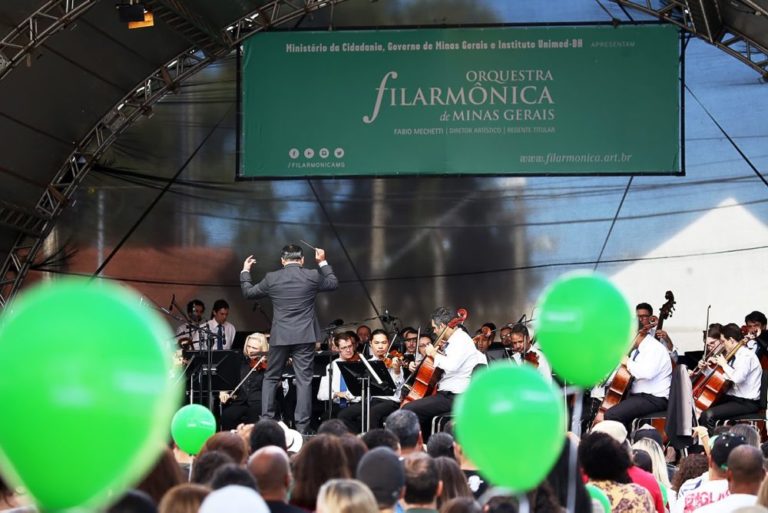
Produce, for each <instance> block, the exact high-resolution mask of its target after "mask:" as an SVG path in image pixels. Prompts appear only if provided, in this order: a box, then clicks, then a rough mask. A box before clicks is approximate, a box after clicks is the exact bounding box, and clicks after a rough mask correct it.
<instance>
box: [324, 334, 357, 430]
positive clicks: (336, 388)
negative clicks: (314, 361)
mask: <svg viewBox="0 0 768 513" xmlns="http://www.w3.org/2000/svg"><path fill="white" fill-rule="evenodd" d="M334 343H335V344H336V346H337V347H338V348H339V358H338V359H337V360H334V361H332V362H331V363H329V364H328V365H327V366H326V367H325V376H323V377H322V379H321V380H320V388H319V389H318V390H317V399H318V400H319V401H327V400H328V399H329V398H331V399H332V403H331V415H332V416H333V417H337V416H338V415H339V412H340V411H341V410H342V409H344V408H347V407H348V406H349V405H350V404H354V403H358V402H360V398H359V397H357V396H354V395H352V393H351V392H350V391H349V390H348V389H347V384H346V383H345V382H344V376H342V375H341V371H340V370H339V366H338V365H337V363H338V362H349V361H357V360H359V359H360V355H359V354H358V353H357V344H356V343H355V341H354V340H353V338H352V336H351V335H350V333H349V332H343V333H338V334H336V336H335V337H334ZM329 382H330V397H329V386H328V384H329Z"/></svg>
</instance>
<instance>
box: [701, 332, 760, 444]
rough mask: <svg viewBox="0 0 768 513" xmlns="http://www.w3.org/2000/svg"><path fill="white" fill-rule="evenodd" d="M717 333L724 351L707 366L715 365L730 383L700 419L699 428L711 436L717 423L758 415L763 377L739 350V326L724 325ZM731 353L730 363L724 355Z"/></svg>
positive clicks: (748, 352)
mask: <svg viewBox="0 0 768 513" xmlns="http://www.w3.org/2000/svg"><path fill="white" fill-rule="evenodd" d="M720 332H721V333H720V340H721V342H722V343H723V346H724V347H723V351H722V352H721V353H719V354H718V355H717V356H715V357H712V358H710V361H709V363H710V364H711V365H715V364H717V365H719V366H720V367H721V368H722V369H723V371H724V374H725V377H726V378H727V379H728V380H729V381H730V382H731V387H730V389H729V390H728V391H727V392H726V393H725V394H724V395H722V396H720V398H719V399H718V400H717V401H716V402H715V403H714V405H713V406H712V407H711V408H709V409H707V410H705V411H703V412H702V413H701V416H700V417H699V424H701V425H702V426H705V427H706V428H707V429H708V430H709V431H710V433H711V432H712V430H713V429H714V428H715V422H717V421H718V420H722V419H729V418H731V417H735V416H737V415H746V414H750V413H757V411H758V410H759V409H760V405H759V398H760V381H761V379H762V375H763V369H762V368H761V367H760V361H759V360H758V359H757V356H756V355H755V353H754V352H753V351H751V350H750V349H748V348H747V347H745V346H742V347H738V345H739V341H740V340H741V338H742V337H741V328H739V326H737V325H736V324H733V323H731V324H727V325H725V326H723V327H722V328H721V330H720ZM737 347H738V349H736V348H737ZM734 349H736V353H735V354H734V355H733V357H732V358H731V359H730V361H726V359H725V356H723V354H728V353H731V352H733V350H734Z"/></svg>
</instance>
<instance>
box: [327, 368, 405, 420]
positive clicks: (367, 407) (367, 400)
mask: <svg viewBox="0 0 768 513" xmlns="http://www.w3.org/2000/svg"><path fill="white" fill-rule="evenodd" d="M336 364H337V365H338V367H339V371H341V375H342V376H343V377H344V382H345V383H346V384H347V389H348V390H349V391H350V392H351V393H352V395H356V396H358V397H360V399H361V400H360V404H361V406H362V415H361V421H362V426H361V428H362V431H363V432H366V431H368V430H369V429H370V428H371V417H370V415H371V389H373V390H374V391H375V393H376V395H383V396H387V395H392V394H394V393H395V390H396V389H397V386H396V385H395V382H394V381H393V380H392V376H390V375H389V369H387V367H386V365H384V362H383V361H382V360H372V361H368V360H365V359H363V360H360V361H357V362H343V361H341V360H338V361H337V362H336Z"/></svg>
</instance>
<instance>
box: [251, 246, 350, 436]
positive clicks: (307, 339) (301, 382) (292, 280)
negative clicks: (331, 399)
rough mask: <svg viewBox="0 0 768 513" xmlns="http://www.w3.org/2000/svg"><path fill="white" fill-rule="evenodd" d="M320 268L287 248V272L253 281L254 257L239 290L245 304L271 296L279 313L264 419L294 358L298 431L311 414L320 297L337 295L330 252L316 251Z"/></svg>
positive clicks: (283, 260)
mask: <svg viewBox="0 0 768 513" xmlns="http://www.w3.org/2000/svg"><path fill="white" fill-rule="evenodd" d="M315 261H317V264H318V269H317V270H314V269H304V267H303V266H304V252H303V251H302V249H301V248H300V247H299V246H296V245H295V244H289V245H287V246H285V247H283V249H282V252H281V254H280V263H281V264H282V266H283V268H282V269H280V270H278V271H274V272H270V273H267V275H266V276H265V277H264V279H262V280H261V281H260V282H259V283H257V284H256V285H254V284H253V283H252V282H251V272H250V269H251V266H252V265H253V264H254V263H256V260H255V259H254V258H253V256H252V255H251V256H249V257H248V258H246V259H245V261H244V262H243V270H242V271H241V273H240V289H241V291H242V293H243V297H245V298H246V299H259V298H262V297H269V298H270V300H271V301H272V306H273V308H274V319H273V321H272V332H271V335H272V337H271V342H270V348H269V367H268V368H267V373H266V375H265V377H264V387H263V389H262V401H261V402H262V405H261V406H262V417H266V418H271V419H274V418H275V416H276V411H275V389H276V388H277V384H278V383H279V382H280V378H281V376H282V373H283V367H285V363H286V361H287V360H288V357H291V359H292V360H293V368H294V370H295V371H296V411H295V414H294V418H295V419H296V429H297V430H298V431H299V432H301V433H303V434H305V433H307V432H308V431H309V422H310V417H311V415H312V375H313V372H312V371H313V369H312V365H313V362H314V358H315V342H317V341H318V340H320V339H321V338H322V331H321V330H320V323H319V322H318V320H317V315H316V314H315V298H316V297H317V294H318V292H324V291H331V290H335V289H336V288H338V286H339V281H338V280H337V279H336V275H335V274H333V269H332V268H331V266H330V265H329V264H328V262H327V261H326V259H325V250H323V249H320V248H317V249H315Z"/></svg>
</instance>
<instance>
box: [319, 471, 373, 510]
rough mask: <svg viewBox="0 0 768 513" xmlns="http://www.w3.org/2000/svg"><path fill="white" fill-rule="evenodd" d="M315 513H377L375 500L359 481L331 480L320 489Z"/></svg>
mask: <svg viewBox="0 0 768 513" xmlns="http://www.w3.org/2000/svg"><path fill="white" fill-rule="evenodd" d="M317 513H379V508H378V506H377V505H376V499H375V498H374V497H373V494H372V493H371V491H370V490H369V489H368V487H367V486H365V485H364V484H363V483H361V482H360V481H357V480H355V479H331V480H330V481H328V482H327V483H325V484H324V485H323V486H322V487H320V492H319V493H318V496H317Z"/></svg>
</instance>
